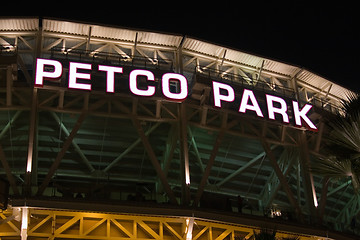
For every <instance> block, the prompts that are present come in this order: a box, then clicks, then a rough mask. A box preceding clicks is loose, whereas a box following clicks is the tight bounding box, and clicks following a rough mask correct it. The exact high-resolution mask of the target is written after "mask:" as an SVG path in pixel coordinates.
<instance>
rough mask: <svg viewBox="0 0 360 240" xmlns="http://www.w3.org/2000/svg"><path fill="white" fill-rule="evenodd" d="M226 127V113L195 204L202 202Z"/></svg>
mask: <svg viewBox="0 0 360 240" xmlns="http://www.w3.org/2000/svg"><path fill="white" fill-rule="evenodd" d="M226 127H227V114H224V115H223V118H222V124H221V130H220V131H219V132H218V135H217V137H216V140H215V143H214V145H213V150H212V151H211V154H210V158H209V161H208V163H207V165H206V168H205V171H204V174H203V176H202V178H201V181H200V184H199V186H198V190H197V193H196V196H195V200H194V202H193V206H197V205H198V204H199V202H200V199H201V196H202V194H203V192H204V188H205V185H206V182H207V180H208V178H209V175H210V172H211V168H212V166H213V164H214V162H215V158H216V155H217V153H218V151H219V148H220V144H221V143H222V140H223V138H224V135H225V129H226Z"/></svg>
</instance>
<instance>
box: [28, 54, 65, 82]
mask: <svg viewBox="0 0 360 240" xmlns="http://www.w3.org/2000/svg"><path fill="white" fill-rule="evenodd" d="M45 66H50V67H53V70H52V71H45ZM61 74H62V65H61V63H60V62H59V61H56V60H50V59H42V58H38V59H36V74H35V85H37V86H42V85H43V84H44V78H51V79H57V78H59V77H61Z"/></svg>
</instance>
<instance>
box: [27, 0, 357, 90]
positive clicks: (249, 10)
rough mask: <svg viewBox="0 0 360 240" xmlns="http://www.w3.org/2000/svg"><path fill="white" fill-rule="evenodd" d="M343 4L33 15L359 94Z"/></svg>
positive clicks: (172, 4) (351, 27) (135, 7)
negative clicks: (311, 76)
mask: <svg viewBox="0 0 360 240" xmlns="http://www.w3.org/2000/svg"><path fill="white" fill-rule="evenodd" d="M312 2H315V1H312ZM316 2H318V1H316ZM342 2H345V1H341V4H339V1H324V3H326V4H320V3H316V4H314V3H311V2H310V3H309V2H306V1H291V0H289V1H281V3H280V2H279V1H277V3H276V4H274V3H272V1H259V0H258V1H253V0H251V1H234V2H232V1H225V0H223V1H204V3H203V4H200V3H199V2H197V1H181V2H180V1H164V2H154V1H145V2H141V1H119V2H118V4H101V3H103V2H101V1H100V2H96V4H95V3H94V4H90V3H89V4H87V5H85V4H78V5H76V6H67V5H64V6H62V11H60V12H59V11H51V10H50V9H49V10H48V11H44V12H43V13H40V14H38V15H37V16H43V17H53V18H60V19H68V20H76V21H83V22H91V23H101V24H106V25H113V26H120V27H128V28H137V29H140V30H150V31H151V30H155V31H160V32H167V33H175V34H181V35H187V36H191V37H195V38H198V39H201V40H205V41H208V42H213V43H216V44H219V45H222V46H225V47H229V48H233V49H237V50H240V51H244V52H248V53H251V54H255V55H258V56H262V57H266V58H270V59H274V60H278V61H281V62H286V63H289V64H292V65H296V66H300V67H303V68H305V69H307V70H309V71H312V72H314V73H316V74H318V75H320V76H323V77H325V78H326V79H329V80H330V81H333V82H335V83H338V84H340V85H342V86H344V87H347V88H350V89H351V90H353V91H356V92H360V83H359V80H360V79H359V77H358V71H359V64H360V61H359V53H360V46H359V45H360V41H359V40H360V37H359V36H360V34H359V29H360V28H359V27H360V18H359V15H360V14H359V11H360V10H359V8H358V5H357V4H356V1H354V2H353V3H352V4H345V3H342ZM112 3H116V2H112ZM53 9H56V8H53ZM33 15H34V14H33Z"/></svg>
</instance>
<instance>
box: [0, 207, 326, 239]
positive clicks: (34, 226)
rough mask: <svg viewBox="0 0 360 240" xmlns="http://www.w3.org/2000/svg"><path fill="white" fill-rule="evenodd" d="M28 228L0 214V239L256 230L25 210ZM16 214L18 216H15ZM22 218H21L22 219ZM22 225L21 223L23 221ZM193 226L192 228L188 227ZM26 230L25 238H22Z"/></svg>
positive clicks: (223, 235)
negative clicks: (26, 211)
mask: <svg viewBox="0 0 360 240" xmlns="http://www.w3.org/2000/svg"><path fill="white" fill-rule="evenodd" d="M27 210H28V213H29V214H27V216H28V226H27V228H26V226H25V227H24V226H23V225H22V224H21V221H20V219H21V218H20V217H19V216H16V214H19V213H20V212H21V211H22V212H24V208H23V209H22V210H18V209H15V210H14V211H12V210H8V211H5V212H2V213H0V217H1V219H2V220H1V224H0V239H20V238H21V235H22V238H21V239H118V240H133V239H141V240H163V239H166V240H170V239H171V240H189V239H192V240H235V239H236V240H240V239H253V235H254V233H256V232H259V231H260V229H259V228H258V227H253V226H245V225H239V224H231V223H224V222H216V221H210V220H204V219H197V218H193V217H183V216H182V217H175V216H174V217H169V216H149V215H129V214H113V213H98V212H82V211H61V210H48V209H38V208H27ZM14 212H17V213H14ZM22 216H23V215H22ZM22 221H24V219H22ZM190 225H193V226H190ZM24 229H25V234H21V232H22V231H24ZM189 229H192V232H190V231H189ZM276 236H277V237H279V238H280V239H281V238H295V239H299V240H306V239H309V240H310V239H317V240H325V239H328V238H324V237H318V236H310V235H306V234H302V235H299V234H296V233H290V232H283V231H281V232H280V231H278V232H277V234H276Z"/></svg>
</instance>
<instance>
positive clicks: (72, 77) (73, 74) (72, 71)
mask: <svg viewBox="0 0 360 240" xmlns="http://www.w3.org/2000/svg"><path fill="white" fill-rule="evenodd" d="M78 69H85V70H91V64H88V63H77V62H70V65H69V88H75V89H81V90H91V84H88V83H78V82H77V79H78V78H80V79H86V80H90V79H91V75H90V73H79V72H78V71H77V70H78Z"/></svg>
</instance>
